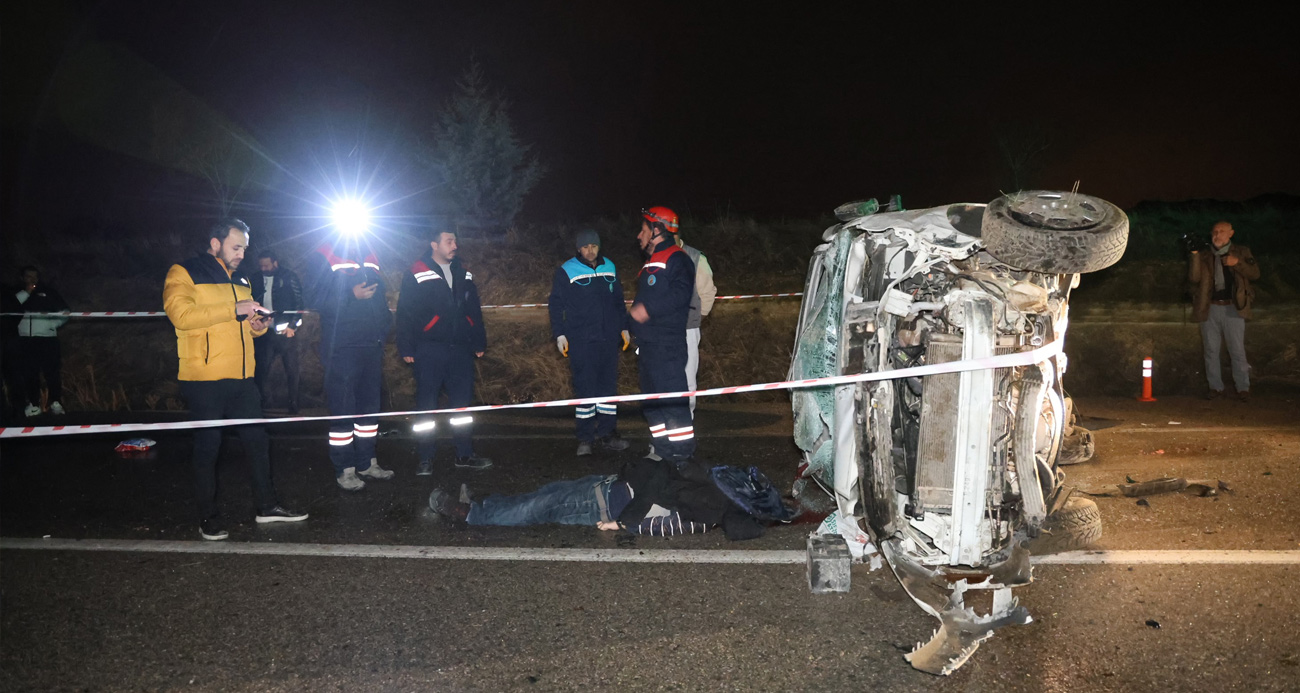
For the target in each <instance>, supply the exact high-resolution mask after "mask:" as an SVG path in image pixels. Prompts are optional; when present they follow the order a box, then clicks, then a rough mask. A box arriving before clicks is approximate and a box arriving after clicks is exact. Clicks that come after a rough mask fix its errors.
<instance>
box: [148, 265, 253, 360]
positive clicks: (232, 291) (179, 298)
mask: <svg viewBox="0 0 1300 693" xmlns="http://www.w3.org/2000/svg"><path fill="white" fill-rule="evenodd" d="M252 298H253V293H252V289H251V288H250V286H249V284H248V279H246V278H245V277H244V275H242V274H239V273H238V272H236V273H234V274H231V272H230V271H228V270H227V269H226V266H225V264H224V263H222V262H221V261H220V260H218V259H217V258H215V257H213V256H212V255H209V254H207V253H204V254H202V255H199V256H197V257H194V258H191V259H189V260H186V261H185V262H182V263H181V264H179V265H172V268H171V269H170V270H168V271H167V281H166V283H164V284H163V310H165V311H167V317H168V318H169V319H170V320H171V321H172V325H173V326H175V327H176V354H177V356H179V357H180V373H179V375H178V377H179V378H180V379H181V380H226V379H232V378H233V379H238V380H242V379H244V378H251V377H253V367H254V360H253V337H257V336H259V335H261V334H263V333H265V332H266V330H265V329H262V330H257V331H254V330H253V329H252V328H251V327H249V325H248V321H247V320H236V318H235V302H236V301H245V300H251V299H252Z"/></svg>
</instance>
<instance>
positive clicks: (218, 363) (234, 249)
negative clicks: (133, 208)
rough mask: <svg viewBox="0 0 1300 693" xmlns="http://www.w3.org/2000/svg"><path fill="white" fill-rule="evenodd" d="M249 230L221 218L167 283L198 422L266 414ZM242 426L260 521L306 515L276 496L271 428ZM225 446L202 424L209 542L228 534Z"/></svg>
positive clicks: (202, 491)
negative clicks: (257, 368) (221, 493)
mask: <svg viewBox="0 0 1300 693" xmlns="http://www.w3.org/2000/svg"><path fill="white" fill-rule="evenodd" d="M248 235H249V233H248V225H246V224H245V223H244V222H242V221H240V220H238V219H224V220H222V221H219V222H217V223H216V224H214V225H213V226H212V227H211V228H210V229H209V232H208V238H207V248H206V249H205V252H202V253H200V254H198V255H197V256H195V257H193V258H191V259H189V260H186V261H184V262H181V263H179V264H176V265H172V267H171V269H170V270H169V271H168V272H167V281H166V283H165V284H164V285H163V309H164V310H166V311H167V317H168V318H169V319H170V320H171V322H172V325H173V326H174V327H175V328H176V352H177V356H178V357H179V360H180V371H179V374H178V379H179V380H180V381H181V393H182V394H183V395H184V396H185V400H186V401H187V402H188V403H189V407H190V413H191V415H192V416H193V417H194V418H195V419H197V420H199V421H208V420H213V419H260V418H262V407H261V405H260V401H261V398H260V397H259V396H258V393H257V387H256V386H255V385H254V384H253V369H254V363H253V339H254V338H255V337H257V336H259V335H261V334H263V333H264V332H266V329H267V327H268V325H269V324H270V323H269V321H268V320H267V319H266V317H265V315H264V314H265V313H266V312H267V311H266V309H265V308H263V307H262V306H260V305H258V303H257V302H256V301H254V300H253V296H252V292H251V290H250V289H249V283H248V279H247V278H246V277H245V276H244V275H243V274H240V272H239V265H240V263H241V262H242V261H243V259H244V251H245V250H246V249H247V248H248ZM235 431H236V432H238V433H239V437H240V438H241V439H242V440H243V442H244V454H245V456H246V457H248V466H249V471H251V472H252V482H253V496H254V500H255V501H256V503H257V522H258V524H265V523H268V522H300V521H302V520H305V519H307V513H297V512H293V511H291V510H286V509H285V508H284V507H283V506H281V505H280V503H279V501H277V500H276V493H275V486H274V485H273V484H272V482H271V455H270V442H269V440H268V438H267V435H266V428H265V427H263V426H260V425H250V426H237V427H235ZM220 451H221V429H220V428H199V429H195V431H194V455H193V464H194V486H195V496H196V500H197V501H198V510H199V534H200V535H202V537H203V538H204V539H206V540H209V541H220V540H222V539H225V538H226V537H228V536H229V533H228V532H227V531H226V529H225V526H224V523H223V522H222V520H221V516H220V513H219V512H218V509H217V456H218V454H219V453H220Z"/></svg>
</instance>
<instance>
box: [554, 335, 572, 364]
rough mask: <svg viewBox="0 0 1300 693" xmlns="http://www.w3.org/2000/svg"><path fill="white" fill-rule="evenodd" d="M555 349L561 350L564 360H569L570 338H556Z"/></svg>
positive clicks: (562, 336) (561, 336)
mask: <svg viewBox="0 0 1300 693" xmlns="http://www.w3.org/2000/svg"><path fill="white" fill-rule="evenodd" d="M555 348H556V349H559V350H560V353H561V354H564V358H566V359H567V358H569V338H568V337H565V336H564V335H560V336H559V337H556V338H555Z"/></svg>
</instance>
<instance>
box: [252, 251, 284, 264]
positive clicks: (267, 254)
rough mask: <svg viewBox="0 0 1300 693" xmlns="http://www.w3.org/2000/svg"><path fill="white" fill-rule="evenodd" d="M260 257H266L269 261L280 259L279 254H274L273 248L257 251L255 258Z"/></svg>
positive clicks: (259, 258)
mask: <svg viewBox="0 0 1300 693" xmlns="http://www.w3.org/2000/svg"><path fill="white" fill-rule="evenodd" d="M262 258H266V259H268V260H270V261H271V262H279V261H280V256H279V255H276V254H275V251H274V250H263V251H260V252H258V253H257V259H258V260H261V259H262Z"/></svg>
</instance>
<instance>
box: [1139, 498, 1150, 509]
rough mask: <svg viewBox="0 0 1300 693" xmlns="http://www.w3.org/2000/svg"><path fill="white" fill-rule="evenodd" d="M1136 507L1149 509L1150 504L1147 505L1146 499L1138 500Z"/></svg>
mask: <svg viewBox="0 0 1300 693" xmlns="http://www.w3.org/2000/svg"><path fill="white" fill-rule="evenodd" d="M1138 505H1140V506H1142V507H1145V508H1149V507H1151V504H1150V503H1148V502H1147V499H1145V498H1139V499H1138Z"/></svg>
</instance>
